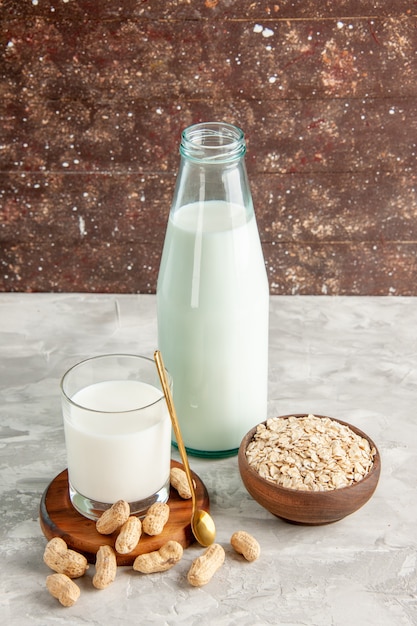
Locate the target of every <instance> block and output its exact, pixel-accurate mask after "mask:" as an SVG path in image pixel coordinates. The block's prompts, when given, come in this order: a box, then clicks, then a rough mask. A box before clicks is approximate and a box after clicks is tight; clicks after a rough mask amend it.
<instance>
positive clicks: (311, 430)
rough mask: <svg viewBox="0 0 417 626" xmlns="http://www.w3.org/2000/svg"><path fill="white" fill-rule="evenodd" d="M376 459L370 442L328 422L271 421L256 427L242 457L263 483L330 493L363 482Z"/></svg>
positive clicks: (308, 419) (306, 418)
mask: <svg viewBox="0 0 417 626" xmlns="http://www.w3.org/2000/svg"><path fill="white" fill-rule="evenodd" d="M375 454H376V450H375V448H371V446H370V444H369V441H368V440H367V439H365V438H363V437H361V436H359V435H357V434H356V433H355V432H354V431H353V430H352V429H351V428H349V427H348V426H345V425H344V424H340V423H339V422H337V421H335V420H332V419H330V418H328V417H316V416H315V415H307V416H304V417H295V416H291V417H289V418H286V419H283V418H278V417H275V418H271V419H269V420H267V422H266V425H265V424H259V426H258V427H257V429H256V432H255V435H254V437H253V439H252V441H251V442H250V443H249V445H248V447H247V450H246V458H247V460H248V463H249V465H250V466H251V467H253V468H254V469H255V470H256V471H257V472H258V473H259V474H260V476H262V477H263V478H265V479H266V480H269V481H271V482H273V483H276V484H278V485H281V486H282V487H287V488H289V489H298V490H303V491H329V490H332V489H339V488H341V487H347V486H348V485H352V484H353V483H356V482H359V481H360V480H362V479H363V478H364V477H365V476H366V475H367V473H368V472H369V470H370V469H371V467H372V464H373V458H374V456H375Z"/></svg>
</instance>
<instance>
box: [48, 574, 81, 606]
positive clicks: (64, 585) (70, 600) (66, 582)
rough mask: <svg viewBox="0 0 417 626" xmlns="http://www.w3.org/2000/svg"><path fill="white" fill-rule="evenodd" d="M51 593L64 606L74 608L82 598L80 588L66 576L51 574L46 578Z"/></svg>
mask: <svg viewBox="0 0 417 626" xmlns="http://www.w3.org/2000/svg"><path fill="white" fill-rule="evenodd" d="M46 587H47V589H48V591H49V593H50V594H51V595H52V596H53V597H54V598H57V599H58V600H59V601H60V603H61V604H62V606H72V605H73V604H75V603H76V602H77V600H78V598H79V597H80V593H81V592H80V588H79V587H78V585H76V584H75V582H74V581H73V580H71V578H69V576H66V575H65V574H58V573H56V574H51V575H50V576H47V578H46Z"/></svg>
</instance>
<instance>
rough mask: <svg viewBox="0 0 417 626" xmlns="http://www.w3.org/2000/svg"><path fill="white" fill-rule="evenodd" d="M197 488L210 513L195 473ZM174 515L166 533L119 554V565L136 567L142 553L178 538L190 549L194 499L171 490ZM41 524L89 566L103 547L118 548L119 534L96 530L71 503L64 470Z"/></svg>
mask: <svg viewBox="0 0 417 626" xmlns="http://www.w3.org/2000/svg"><path fill="white" fill-rule="evenodd" d="M171 467H181V468H182V467H183V466H182V465H181V464H180V463H178V462H177V461H174V460H171ZM191 474H192V477H193V479H194V483H195V486H196V498H197V506H198V508H201V509H204V510H205V511H209V506H210V501H209V495H208V493H207V489H206V487H205V485H204V483H203V482H202V481H201V480H200V478H199V477H198V476H197V474H195V473H194V472H191ZM168 504H169V508H170V515H169V519H168V522H167V523H166V525H165V527H164V530H163V531H162V533H161V534H160V535H157V536H156V537H151V536H149V535H145V534H143V535H142V536H141V538H140V541H139V543H138V545H137V547H136V548H135V550H134V551H133V552H131V553H130V554H118V555H117V563H118V565H132V563H133V561H134V560H135V558H136V557H137V556H138V554H144V553H147V552H152V551H153V550H159V548H160V547H161V546H162V545H163V544H164V543H166V542H167V541H169V540H170V539H174V540H175V541H178V542H179V543H180V544H181V545H182V546H183V548H187V547H188V546H189V545H190V544H191V543H193V542H194V541H195V539H194V535H193V533H192V530H191V510H192V502H191V500H183V499H182V498H180V497H179V495H178V493H177V491H176V490H175V489H172V488H171V490H170V494H169V500H168ZM39 512H40V525H41V529H42V532H43V534H44V535H45V537H46V538H47V539H48V540H49V539H52V538H53V537H62V539H64V541H65V542H66V544H67V546H68V547H69V548H71V549H72V550H76V551H77V552H81V554H84V555H85V557H86V558H87V560H88V562H89V563H95V560H96V553H97V550H98V549H99V547H100V546H102V545H106V544H107V545H111V546H114V543H115V540H116V536H117V533H114V534H113V535H101V534H100V533H98V532H97V530H96V525H95V522H94V521H92V520H89V519H87V518H86V517H83V516H82V515H81V514H80V513H78V511H76V510H75V509H74V507H73V506H72V504H71V500H70V497H69V489H68V470H64V471H63V472H61V473H60V474H58V476H56V477H55V478H54V480H53V481H52V482H51V483H50V485H49V486H48V487H47V488H46V490H45V492H44V494H43V496H42V499H41V503H40V511H39Z"/></svg>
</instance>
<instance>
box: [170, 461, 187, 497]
mask: <svg viewBox="0 0 417 626" xmlns="http://www.w3.org/2000/svg"><path fill="white" fill-rule="evenodd" d="M170 482H171V485H172V486H173V487H174V489H176V490H177V491H178V495H179V496H180V498H183V500H189V499H190V498H191V490H190V485H189V484H188V479H187V474H186V473H185V472H184V470H183V469H181V468H180V467H172V468H171V473H170Z"/></svg>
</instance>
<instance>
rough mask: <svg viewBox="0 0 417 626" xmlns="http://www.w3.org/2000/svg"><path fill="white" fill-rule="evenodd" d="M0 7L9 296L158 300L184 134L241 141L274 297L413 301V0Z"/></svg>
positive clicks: (1, 180) (0, 199) (2, 214)
mask: <svg viewBox="0 0 417 626" xmlns="http://www.w3.org/2000/svg"><path fill="white" fill-rule="evenodd" d="M316 5H317V3H313V2H309V1H307V2H303V3H300V6H299V3H292V2H281V3H265V2H250V1H249V0H244V1H237V0H228V1H225V0H224V1H222V0H217V1H216V0H205V1H201V2H197V3H194V2H188V1H186V0H183V1H180V2H171V1H170V0H166V1H162V0H157V1H155V2H147V1H139V0H125V1H123V2H115V1H113V0H111V1H109V2H106V3H97V2H93V1H92V0H74V1H72V2H71V3H63V2H54V1H51V2H39V3H31V2H25V3H21V2H18V1H17V0H6V1H4V2H2V3H0V20H1V24H2V26H1V32H0V36H1V43H2V49H3V52H2V57H1V62H0V73H1V85H0V88H1V102H0V107H1V121H2V141H1V162H0V221H1V222H0V261H1V273H0V290H3V291H97V292H99V291H104V292H111V291H116V292H124V293H128V292H143V293H154V292H155V289H156V278H157V273H158V268H159V261H160V254H161V250H162V244H163V239H164V234H165V228H166V222H167V218H168V212H169V207H170V202H171V198H172V193H173V188H174V184H175V175H176V172H177V168H178V163H179V155H178V144H179V138H180V133H181V130H182V129H183V128H184V127H186V126H187V125H189V124H192V123H195V122H198V121H204V120H209V119H222V120H225V121H228V122H232V123H235V124H237V125H239V126H241V128H243V130H244V131H245V134H246V138H247V143H248V153H247V167H248V173H249V177H250V183H251V188H252V193H253V197H254V203H255V210H256V214H257V220H258V225H259V230H260V234H261V240H262V245H263V249H264V254H265V260H266V265H267V270H268V276H269V282H270V291H271V293H272V294H318V295H319V294H340V295H365V294H367V295H389V294H391V295H417V281H416V280H415V279H416V248H417V236H416V228H417V227H416V223H417V221H416V220H417V192H416V184H417V180H416V178H417V172H416V150H417V147H416V146H417V104H416V103H417V99H416V95H417V93H416V92H417V86H416V85H417V63H416V49H417V17H416V16H417V11H416V7H415V3H414V2H411V1H409V2H405V1H399V2H394V0H391V1H388V2H382V0H381V1H379V2H374V3H372V10H369V7H368V8H367V7H363V5H362V4H361V3H357V2H355V1H353V0H345V1H342V2H339V3H333V2H323V3H320V6H319V7H317V6H316Z"/></svg>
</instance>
